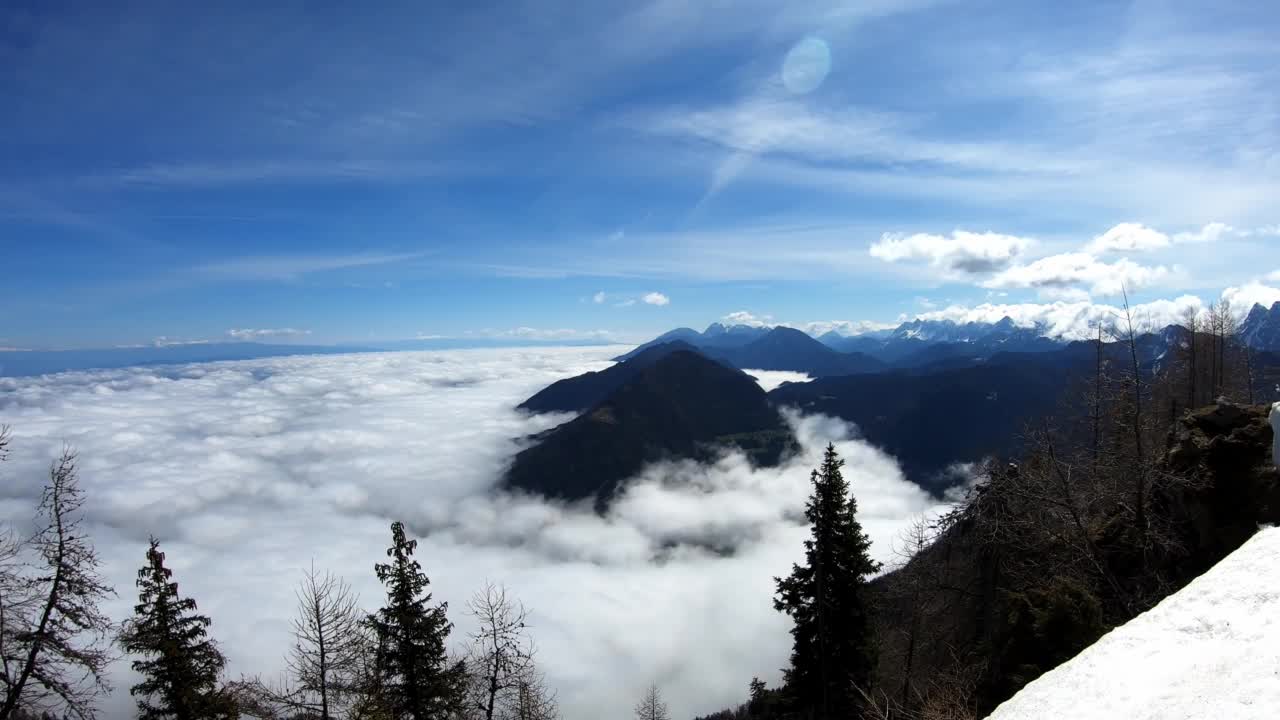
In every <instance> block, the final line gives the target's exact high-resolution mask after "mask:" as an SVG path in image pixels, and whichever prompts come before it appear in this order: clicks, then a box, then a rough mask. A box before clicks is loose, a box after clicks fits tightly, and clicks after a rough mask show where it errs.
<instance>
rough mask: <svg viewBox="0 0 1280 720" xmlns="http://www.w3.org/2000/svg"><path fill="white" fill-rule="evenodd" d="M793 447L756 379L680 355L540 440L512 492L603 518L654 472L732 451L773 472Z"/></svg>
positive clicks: (512, 473) (526, 454)
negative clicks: (643, 473) (636, 480)
mask: <svg viewBox="0 0 1280 720" xmlns="http://www.w3.org/2000/svg"><path fill="white" fill-rule="evenodd" d="M625 364H629V363H625ZM625 364H624V365H625ZM793 444H794V439H793V437H792V434H791V430H790V428H789V427H788V426H787V424H786V422H785V421H784V420H783V419H782V416H781V415H779V413H778V411H777V410H776V409H775V408H774V407H773V405H772V404H771V403H770V402H769V399H768V397H767V396H766V395H765V392H764V391H763V390H761V389H760V386H759V385H757V384H756V382H755V380H753V379H752V378H751V377H750V376H748V375H746V374H744V373H742V372H740V371H738V370H735V369H732V368H727V367H725V366H724V365H722V364H720V363H718V362H716V361H714V360H712V359H710V358H708V357H706V356H704V355H702V354H700V353H697V352H692V351H689V350H684V349H676V350H675V351H673V352H668V353H666V354H664V355H662V356H661V357H659V358H657V359H656V360H655V361H654V362H652V363H651V364H648V365H645V366H643V367H640V368H639V370H638V372H635V373H634V374H633V375H632V376H631V377H630V378H628V379H627V380H626V382H624V383H622V384H621V385H620V386H618V387H617V388H616V389H614V390H613V391H612V392H610V393H609V394H608V395H607V396H606V397H605V398H604V399H603V400H602V401H600V402H599V403H597V404H595V405H593V406H592V407H591V408H590V409H588V410H587V411H586V412H584V413H583V414H582V415H580V416H578V417H577V418H575V419H573V420H571V421H569V422H567V423H564V424H563V425H560V426H558V427H555V428H553V429H551V430H549V431H547V432H545V433H543V434H541V435H540V436H538V438H537V443H536V444H535V445H533V446H531V447H529V448H527V449H525V450H523V451H521V452H520V453H519V454H517V455H516V457H515V459H514V461H513V462H512V465H511V467H510V468H509V469H508V471H507V473H506V476H505V483H506V485H507V486H508V487H512V488H518V489H521V490H525V491H528V492H532V493H537V494H540V495H543V496H546V497H552V498H558V499H563V500H568V501H578V500H585V499H588V498H594V500H595V503H596V508H597V509H598V510H603V509H604V508H605V507H607V505H608V502H609V501H610V500H611V499H612V498H613V497H614V496H615V495H616V493H617V492H618V490H619V488H620V487H621V484H622V482H623V481H624V480H626V479H628V478H630V477H632V476H634V475H636V474H637V473H639V472H640V470H641V469H643V468H644V466H645V465H646V464H648V463H651V462H654V461H658V460H663V459H678V458H692V459H698V460H710V459H712V458H714V457H715V456H716V455H717V453H719V452H721V451H723V449H725V448H729V447H733V448H737V449H740V450H742V451H744V452H746V453H747V455H748V457H750V458H751V459H752V461H753V462H755V463H758V464H761V465H774V464H777V463H778V462H779V461H780V460H781V458H782V455H783V454H784V453H785V452H786V451H787V450H788V449H789V448H790V447H792V446H793Z"/></svg>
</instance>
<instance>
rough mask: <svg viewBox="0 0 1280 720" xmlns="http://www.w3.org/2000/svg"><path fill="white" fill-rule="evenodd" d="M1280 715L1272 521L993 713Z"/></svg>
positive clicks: (1138, 719)
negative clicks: (1235, 548)
mask: <svg viewBox="0 0 1280 720" xmlns="http://www.w3.org/2000/svg"><path fill="white" fill-rule="evenodd" d="M1272 417H1273V418H1274V417H1275V415H1273V416H1272ZM1277 717H1280V528H1265V529H1263V530H1260V531H1259V532H1258V533H1257V534H1256V535H1255V536H1254V537H1253V538H1252V539H1251V540H1249V542H1247V543H1245V545H1244V546H1243V547H1241V548H1240V549H1239V550H1237V551H1235V552H1234V553H1232V554H1231V555H1229V556H1228V557H1227V558H1226V559H1225V560H1223V561H1222V562H1220V563H1218V564H1217V565H1216V566H1215V567H1214V568H1213V569H1211V570H1210V571H1209V572H1207V573H1205V574H1204V575H1202V576H1201V577H1199V578H1196V580H1194V581H1193V582H1192V583H1191V584H1190V585H1188V586H1187V587H1185V588H1183V589H1182V591H1181V592H1178V593H1176V594H1174V595H1172V596H1171V597H1168V598H1166V599H1165V600H1164V602H1162V603H1160V604H1159V605H1157V606H1156V607H1154V608H1152V609H1151V610H1150V611H1148V612H1146V613H1144V614H1142V615H1140V616H1138V617H1137V618H1134V619H1133V620H1132V621H1130V622H1129V623H1127V624H1125V625H1123V626H1121V627H1119V628H1116V629H1115V630H1113V631H1111V632H1110V633H1108V634H1107V635H1105V636H1103V638H1102V639H1101V640H1099V641H1098V642H1096V643H1094V644H1093V646H1091V647H1089V648H1088V649H1086V650H1085V651H1084V652H1082V653H1080V654H1079V655H1078V656H1076V657H1075V658H1074V659H1072V660H1070V661H1068V662H1067V663H1065V664H1064V665H1062V666H1061V667H1058V668H1057V669H1055V670H1052V671H1050V672H1048V673H1045V674H1044V675H1043V676H1042V677H1040V678H1039V679H1038V680H1036V681H1035V682H1033V683H1031V684H1030V685H1027V686H1026V687H1025V688H1023V690H1022V692H1020V693H1018V694H1017V695H1015V696H1014V697H1013V698H1012V699H1010V700H1009V701H1008V702H1006V703H1004V704H1003V705H1001V706H1000V707H999V708H996V711H995V712H994V713H992V714H991V715H990V716H989V717H988V720H1043V719H1045V718H1073V719H1075V720H1111V719H1112V718H1114V719H1115V720H1157V719H1158V720H1176V719H1179V718H1214V719H1215V720H1217V719H1220V720H1228V719H1229V720H1250V719H1252V718H1258V719H1259V720H1260V719H1261V718H1267V719H1268V720H1274V718H1277Z"/></svg>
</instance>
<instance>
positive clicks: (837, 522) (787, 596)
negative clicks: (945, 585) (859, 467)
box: [774, 445, 880, 720]
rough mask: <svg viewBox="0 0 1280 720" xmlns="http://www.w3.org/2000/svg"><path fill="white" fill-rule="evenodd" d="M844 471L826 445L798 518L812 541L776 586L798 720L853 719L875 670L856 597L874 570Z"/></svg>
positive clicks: (864, 612) (863, 609) (868, 633)
mask: <svg viewBox="0 0 1280 720" xmlns="http://www.w3.org/2000/svg"><path fill="white" fill-rule="evenodd" d="M843 465H844V461H843V460H841V459H840V457H839V456H838V455H837V454H836V450H835V447H834V446H833V445H828V446H827V451H826V455H825V456H824V458H823V461H822V467H821V468H820V469H818V470H814V471H813V474H812V476H811V479H812V482H813V494H812V495H810V497H809V502H808V504H807V505H806V507H805V516H806V517H807V518H808V519H809V522H810V524H811V526H812V530H811V533H812V534H811V536H810V538H809V539H808V540H805V543H804V548H805V559H804V562H803V563H802V564H797V565H795V566H794V567H793V568H792V571H791V575H789V576H788V577H786V578H785V579H784V578H777V579H776V580H777V583H778V594H777V596H776V597H775V599H774V607H775V608H776V609H778V610H779V611H781V612H785V613H786V614H787V615H790V616H791V619H792V620H793V621H794V622H795V626H794V627H793V628H792V630H791V635H792V639H793V647H792V652H791V667H790V668H789V669H788V670H787V671H786V685H787V695H788V697H789V698H790V700H791V702H792V703H794V705H795V708H796V710H798V711H799V713H800V715H801V717H805V718H815V719H817V720H834V719H835V718H849V717H858V711H859V708H860V707H861V705H862V702H861V697H862V695H861V692H860V691H861V690H866V689H867V687H868V683H869V681H870V679H871V671H872V668H873V667H874V665H875V649H874V647H873V644H872V641H871V628H870V623H869V618H868V614H867V608H866V605H865V602H866V601H865V598H864V592H863V590H864V587H865V584H866V580H867V576H869V575H872V574H874V573H875V572H877V571H878V570H879V569H880V565H879V563H877V562H875V561H874V560H872V559H871V557H870V555H869V550H870V548H871V541H870V540H869V539H868V538H867V536H866V534H865V533H863V531H862V526H861V525H859V524H858V520H857V517H856V514H857V503H856V502H855V501H854V500H853V498H852V496H851V495H850V494H849V484H848V483H847V482H845V479H844V476H843V475H842V474H841V472H840V468H841V467H842V466H843Z"/></svg>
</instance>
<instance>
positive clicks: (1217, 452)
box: [1159, 403, 1280, 564]
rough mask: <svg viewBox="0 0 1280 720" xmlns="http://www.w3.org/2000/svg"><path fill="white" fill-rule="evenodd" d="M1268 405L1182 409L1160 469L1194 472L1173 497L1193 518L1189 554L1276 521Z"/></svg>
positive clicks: (1279, 487)
mask: <svg viewBox="0 0 1280 720" xmlns="http://www.w3.org/2000/svg"><path fill="white" fill-rule="evenodd" d="M1271 412H1272V410H1271V408H1270V407H1268V406H1266V405H1235V404H1232V403H1220V404H1218V405H1211V406H1208V407H1205V408H1201V409H1199V410H1196V411H1194V412H1190V413H1187V414H1186V415H1185V416H1184V417H1183V418H1182V420H1181V421H1180V422H1179V423H1178V425H1177V426H1176V427H1175V428H1174V430H1173V432H1172V433H1171V437H1170V446H1169V452H1168V454H1167V455H1166V457H1165V459H1164V461H1163V462H1162V463H1161V467H1160V468H1159V469H1161V470H1164V471H1167V472H1171V473H1174V474H1176V475H1178V476H1181V477H1185V478H1188V479H1191V480H1193V482H1192V483H1191V484H1190V485H1188V486H1182V488H1181V489H1180V491H1179V492H1178V494H1177V495H1176V496H1174V497H1171V498H1169V501H1170V502H1173V503H1176V504H1179V505H1182V506H1183V513H1185V514H1183V513H1179V515H1182V516H1183V517H1185V518H1187V520H1188V522H1189V523H1190V525H1191V529H1192V532H1191V533H1190V535H1189V537H1188V540H1190V541H1191V542H1193V547H1190V548H1188V550H1190V551H1191V554H1192V556H1193V558H1196V559H1198V560H1201V561H1202V562H1205V563H1208V564H1211V563H1212V562H1216V561H1217V560H1218V559H1220V558H1222V557H1223V556H1225V555H1226V554H1227V553H1230V552H1233V551H1234V550H1235V549H1236V548H1238V547H1240V545H1241V544H1243V543H1244V541H1245V540H1247V539H1248V538H1249V537H1251V536H1252V535H1253V533H1254V532H1255V531H1256V530H1257V529H1258V526H1259V525H1262V524H1277V523H1280V470H1277V469H1276V465H1275V460H1274V458H1273V457H1272V452H1273V451H1272V446H1273V444H1274V439H1275V433H1274V431H1273V429H1272V421H1271V419H1270V418H1269V417H1268V415H1269V414H1270V413H1271Z"/></svg>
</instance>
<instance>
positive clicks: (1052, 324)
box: [916, 295, 1205, 340]
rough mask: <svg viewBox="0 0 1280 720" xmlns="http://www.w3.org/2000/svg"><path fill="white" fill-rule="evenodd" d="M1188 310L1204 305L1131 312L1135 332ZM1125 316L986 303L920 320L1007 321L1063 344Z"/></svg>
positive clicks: (1152, 305)
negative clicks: (1033, 329)
mask: <svg viewBox="0 0 1280 720" xmlns="http://www.w3.org/2000/svg"><path fill="white" fill-rule="evenodd" d="M1188 309H1194V310H1195V311H1196V312H1197V313H1200V312H1203V311H1204V309H1205V303H1204V301H1203V300H1201V299H1200V298H1198V297H1196V296H1194V295H1183V296H1181V297H1178V298H1176V299H1173V300H1155V301H1153V302H1149V303H1143V304H1138V305H1134V306H1132V307H1131V308H1130V312H1131V313H1132V315H1133V319H1134V325H1135V328H1136V329H1137V330H1138V331H1139V332H1151V331H1157V330H1161V329H1163V328H1165V327H1167V326H1169V325H1175V324H1179V323H1181V322H1182V319H1183V317H1184V315H1185V313H1186V312H1187V310H1188ZM1123 315H1124V310H1123V309H1122V308H1119V307H1116V306H1114V305H1106V304H1100V303H1092V302H1088V301H1080V302H1067V301H1061V302H1053V303H1013V304H999V303H983V304H981V305H976V306H973V307H967V306H963V305H952V306H950V307H947V308H944V309H942V310H935V311H933V312H926V313H921V314H919V315H917V316H916V318H917V319H919V320H950V321H952V322H955V323H961V324H962V323H967V322H980V323H995V322H999V321H1000V320H1001V319H1003V318H1005V317H1008V318H1010V319H1011V320H1013V322H1014V324H1016V325H1018V326H1019V327H1042V328H1043V330H1044V334H1045V335H1046V336H1048V337H1051V338H1058V339H1062V340H1087V339H1089V338H1091V337H1096V336H1097V333H1098V327H1099V326H1101V327H1103V328H1104V330H1106V329H1109V328H1112V327H1113V326H1115V325H1116V324H1117V323H1118V322H1119V321H1120V319H1121V318H1122V317H1123Z"/></svg>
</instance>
